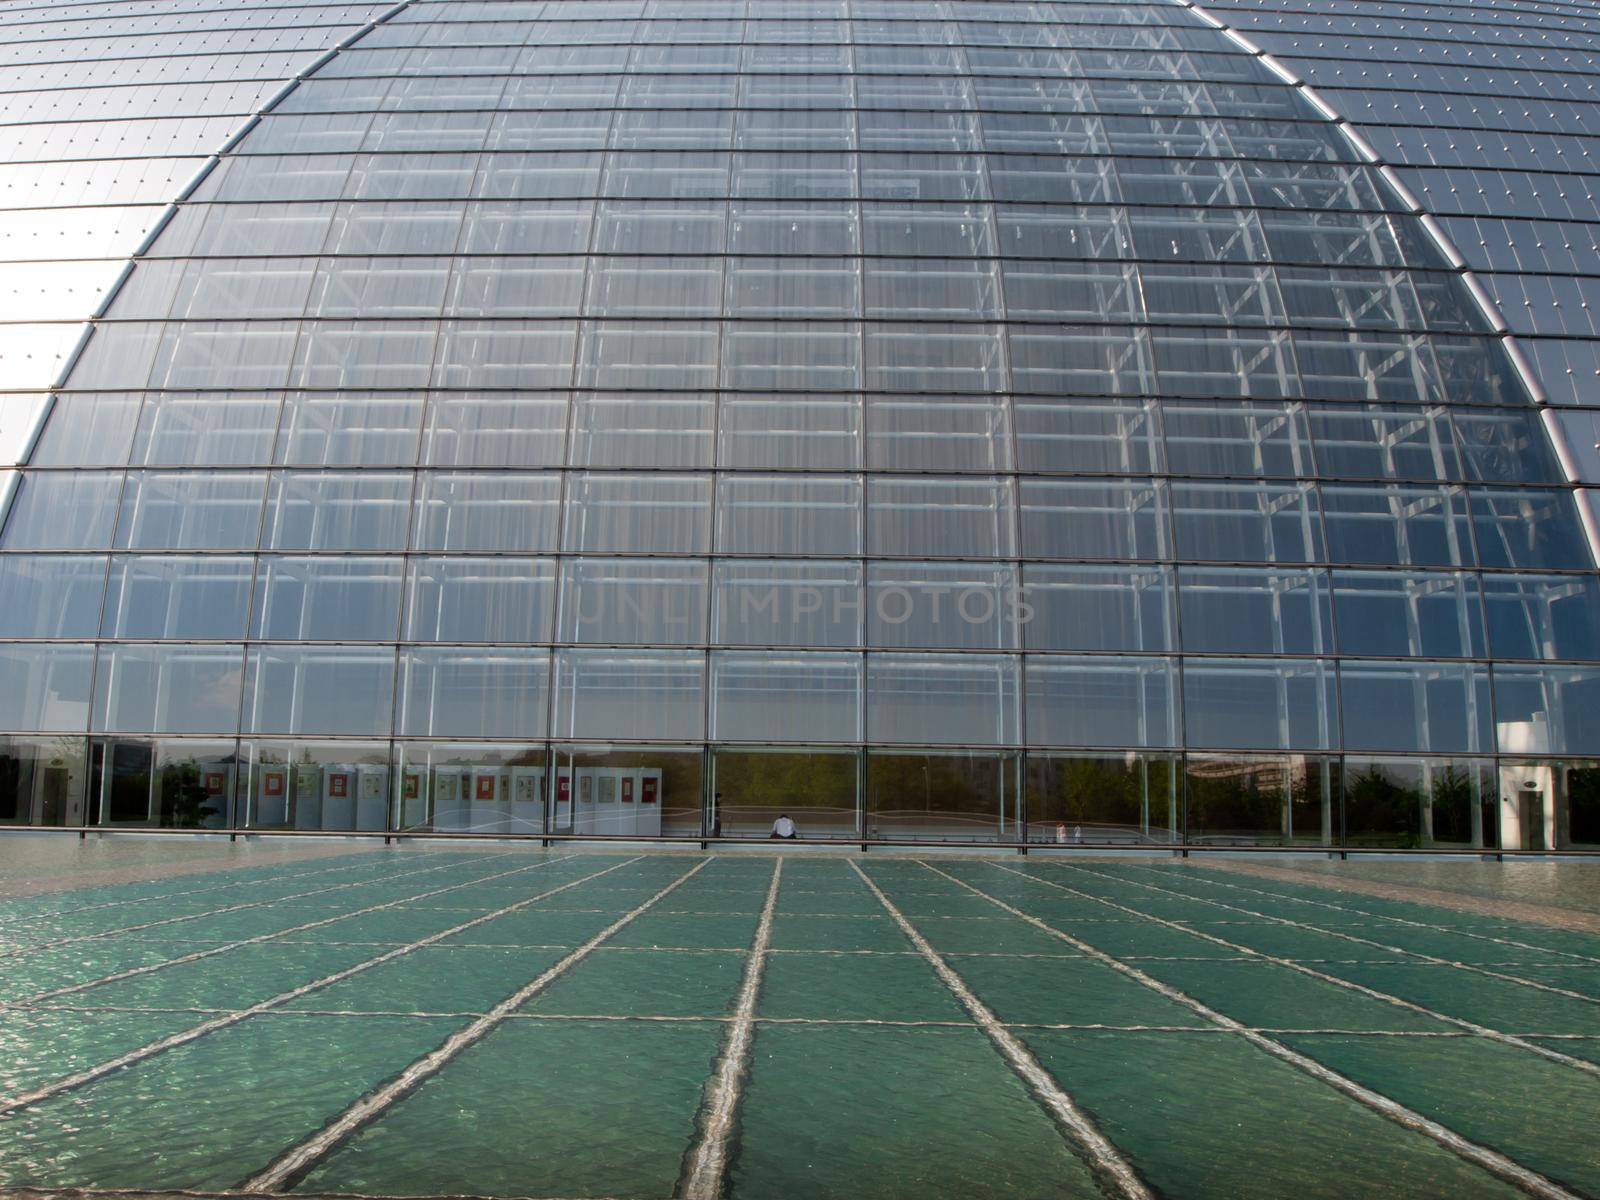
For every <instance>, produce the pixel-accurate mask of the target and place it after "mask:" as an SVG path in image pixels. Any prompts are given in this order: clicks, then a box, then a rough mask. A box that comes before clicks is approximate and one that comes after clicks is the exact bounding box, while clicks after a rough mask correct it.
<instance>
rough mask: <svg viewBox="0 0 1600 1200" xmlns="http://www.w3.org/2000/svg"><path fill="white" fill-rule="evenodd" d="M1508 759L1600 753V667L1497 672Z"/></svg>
mask: <svg viewBox="0 0 1600 1200" xmlns="http://www.w3.org/2000/svg"><path fill="white" fill-rule="evenodd" d="M1494 703H1495V721H1496V725H1495V740H1496V742H1497V744H1498V747H1499V750H1500V753H1502V754H1600V667H1512V666H1500V665H1496V666H1495V667H1494Z"/></svg>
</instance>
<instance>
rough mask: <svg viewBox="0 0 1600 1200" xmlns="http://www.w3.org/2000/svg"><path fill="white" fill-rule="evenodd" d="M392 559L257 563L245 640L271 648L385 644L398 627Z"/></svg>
mask: <svg viewBox="0 0 1600 1200" xmlns="http://www.w3.org/2000/svg"><path fill="white" fill-rule="evenodd" d="M402 566H403V564H402V563H401V561H400V560H398V559H382V558H353V557H345V556H341V557H339V558H271V557H263V558H261V559H260V560H259V561H258V563H257V566H256V583H255V605H254V615H253V617H252V619H251V622H250V636H251V637H252V638H259V639H261V640H263V641H273V642H374V641H378V642H389V641H393V640H394V637H395V629H396V627H397V626H398V624H399V621H400V575H401V569H402Z"/></svg>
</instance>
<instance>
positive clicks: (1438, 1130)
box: [922, 862, 1578, 1200]
mask: <svg viewBox="0 0 1600 1200" xmlns="http://www.w3.org/2000/svg"><path fill="white" fill-rule="evenodd" d="M922 865H923V866H925V867H927V868H928V870H930V871H932V872H933V873H934V874H936V875H940V876H943V877H944V878H945V879H948V880H949V881H950V882H951V883H954V884H956V885H958V886H959V887H963V888H965V889H966V890H967V891H969V892H971V893H972V894H973V895H975V896H981V897H982V898H983V899H985V900H987V901H989V903H991V904H993V905H995V906H996V907H997V908H1000V909H1003V910H1005V911H1006V912H1009V913H1011V914H1012V915H1013V916H1015V917H1019V918H1021V919H1022V920H1024V921H1026V922H1028V924H1030V925H1032V926H1033V927H1034V928H1036V929H1038V930H1040V931H1041V932H1043V933H1047V934H1049V935H1051V936H1052V937H1056V938H1059V939H1060V940H1062V941H1064V942H1066V943H1067V944H1068V945H1071V946H1076V947H1077V948H1078V949H1080V950H1082V951H1083V953H1084V954H1086V955H1088V956H1089V957H1090V958H1093V959H1094V960H1095V961H1096V962H1099V963H1103V964H1105V965H1106V966H1108V967H1110V968H1111V969H1112V970H1114V971H1118V972H1120V973H1121V974H1123V975H1126V976H1127V977H1128V978H1130V979H1132V980H1134V981H1136V982H1138V983H1140V984H1143V985H1144V986H1145V987H1147V988H1149V989H1150V990H1151V991H1153V992H1156V993H1158V994H1160V995H1162V996H1165V997H1166V998H1167V999H1168V1000H1171V1001H1172V1002H1173V1003H1175V1004H1181V1005H1182V1006H1183V1007H1185V1008H1187V1009H1188V1010H1189V1011H1190V1012H1193V1013H1195V1014H1197V1015H1198V1016H1201V1017H1204V1018H1205V1019H1206V1020H1207V1021H1210V1022H1212V1023H1213V1024H1216V1025H1219V1026H1221V1027H1222V1028H1224V1029H1228V1030H1231V1031H1232V1032H1234V1033H1236V1034H1238V1035H1239V1036H1240V1037H1242V1038H1244V1039H1245V1040H1246V1041H1248V1042H1249V1043H1250V1044H1251V1045H1253V1046H1255V1047H1257V1048H1258V1049H1261V1050H1264V1051H1266V1053H1268V1054H1270V1055H1272V1056H1273V1057H1274V1058H1277V1059H1280V1060H1282V1061H1283V1062H1286V1063H1288V1064H1289V1065H1290V1066H1293V1067H1295V1068H1297V1069H1298V1070H1300V1071H1303V1072H1305V1073H1306V1074H1307V1075H1309V1076H1311V1077H1312V1078H1313V1079H1316V1080H1319V1081H1320V1082H1322V1083H1325V1084H1327V1085H1328V1086H1329V1087H1331V1088H1333V1089H1335V1090H1336V1091H1338V1092H1340V1093H1342V1094H1343V1095H1346V1096H1348V1097H1350V1099H1352V1100H1354V1101H1356V1103H1358V1104H1360V1105H1362V1106H1364V1107H1366V1108H1368V1109H1371V1110H1372V1111H1373V1112H1375V1113H1377V1114H1379V1115H1380V1116H1383V1117H1387V1118H1388V1119H1389V1120H1391V1121H1393V1122H1395V1123H1396V1124H1397V1125H1400V1126H1403V1127H1404V1128H1406V1129H1410V1130H1413V1131H1415V1132H1417V1133H1420V1134H1422V1135H1423V1136H1424V1137H1427V1138H1430V1139H1432V1140H1433V1141H1435V1142H1437V1143H1438V1144H1439V1145H1441V1146H1443V1147H1444V1148H1445V1149H1446V1150H1449V1151H1450V1152H1451V1153H1453V1154H1455V1155H1456V1156H1457V1157H1459V1158H1462V1159H1465V1160H1466V1161H1468V1162H1471V1163H1475V1164H1476V1165H1478V1166H1480V1167H1482V1168H1483V1169H1484V1170H1486V1171H1488V1172H1489V1173H1490V1174H1492V1175H1494V1176H1496V1177H1497V1178H1500V1179H1503V1180H1505V1181H1506V1182H1507V1183H1509V1184H1511V1185H1512V1186H1513V1187H1516V1188H1518V1189H1520V1190H1521V1191H1523V1192H1525V1193H1527V1194H1528V1195H1530V1196H1537V1197H1540V1198H1541V1200H1578V1197H1577V1195H1576V1194H1575V1193H1573V1192H1569V1191H1568V1190H1567V1189H1566V1188H1564V1187H1562V1186H1561V1185H1560V1184H1559V1183H1556V1182H1555V1181H1554V1180H1552V1179H1548V1178H1546V1177H1545V1176H1543V1175H1540V1174H1539V1173H1538V1172H1536V1171H1532V1170H1529V1169H1528V1168H1527V1167H1525V1166H1523V1165H1522V1164H1521V1163H1519V1162H1516V1161H1514V1160H1512V1159H1510V1158H1507V1157H1506V1156H1505V1155H1504V1154H1501V1153H1500V1152H1499V1151H1498V1150H1491V1149H1490V1148H1489V1147H1487V1146H1480V1145H1479V1144H1478V1143H1477V1142H1473V1141H1469V1140H1468V1139H1467V1138H1464V1137H1462V1136H1461V1135H1460V1134H1459V1133H1457V1132H1456V1131H1455V1130H1453V1129H1450V1128H1448V1127H1446V1126H1444V1125H1441V1124H1440V1123H1439V1122H1437V1121H1435V1120H1433V1119H1432V1118H1431V1117H1426V1116H1424V1115H1423V1114H1422V1113H1419V1112H1417V1111H1415V1110H1414V1109H1410V1108H1407V1107H1406V1106H1405V1105H1403V1104H1401V1103H1399V1102H1398V1101H1395V1100H1391V1099H1390V1098H1389V1097H1387V1096H1385V1095H1382V1094H1381V1093H1379V1092H1375V1091H1373V1090H1372V1089H1371V1088H1369V1087H1366V1086H1365V1085H1364V1084H1360V1083H1357V1082H1356V1081H1355V1080H1354V1079H1351V1078H1349V1077H1348V1076H1345V1075H1341V1074H1339V1072H1337V1071H1335V1070H1333V1069H1331V1068H1330V1067H1326V1066H1324V1065H1323V1064H1322V1063H1320V1062H1318V1061H1317V1060H1316V1059H1314V1058H1311V1057H1310V1056H1309V1055H1305V1054H1302V1053H1300V1052H1299V1051H1298V1050H1294V1049H1292V1048H1290V1047H1289V1046H1286V1045H1284V1044H1283V1043H1282V1042H1280V1041H1277V1040H1275V1039H1273V1038H1270V1037H1267V1036H1266V1035H1265V1034H1262V1033H1258V1032H1256V1031H1255V1030H1253V1029H1251V1028H1250V1027H1249V1026H1247V1025H1244V1024H1243V1023H1241V1022H1239V1021H1236V1020H1234V1019H1233V1018H1232V1017H1230V1016H1228V1015H1227V1014H1225V1013H1221V1012H1218V1011H1217V1010H1216V1009H1214V1008H1212V1007H1211V1006H1210V1005H1208V1004H1206V1003H1204V1002H1203V1001H1200V1000H1196V999H1195V998H1194V997H1193V996H1191V995H1189V994H1188V993H1187V992H1182V991H1179V990H1178V989H1177V988H1175V987H1173V986H1172V985H1171V984H1168V983H1163V982H1162V981H1161V980H1159V979H1157V978H1155V977H1154V976H1152V975H1147V974H1145V973H1144V972H1143V971H1141V970H1139V968H1138V967H1135V966H1133V965H1132V964H1130V963H1125V962H1123V961H1122V960H1121V959H1118V958H1114V957H1113V956H1112V955H1109V954H1107V953H1106V952H1105V951H1104V950H1101V949H1099V948H1098V947H1096V946H1091V945H1090V944H1089V943H1088V942H1084V941H1080V940H1078V939H1077V938H1075V937H1073V936H1072V935H1071V934H1069V933H1066V932H1063V931H1062V930H1060V929H1057V928H1056V927H1055V926H1053V925H1050V924H1047V923H1046V922H1044V921H1042V920H1040V919H1039V918H1038V917H1035V916H1033V915H1032V914H1031V913H1025V912H1023V911H1022V910H1021V909H1020V908H1015V907H1013V906H1012V905H1009V904H1007V903H1006V902H1005V901H1004V900H1001V899H999V898H998V897H995V896H991V895H989V894H988V893H987V892H985V891H982V890H980V889H979V888H976V887H974V886H973V885H972V884H970V883H968V882H966V881H965V880H963V879H957V878H956V877H955V876H954V875H951V874H949V873H948V872H946V871H941V870H940V869H939V868H938V867H935V866H933V865H932V864H931V863H926V862H924V863H923V864H922ZM988 865H989V866H992V867H995V868H997V869H999V870H1002V871H1006V872H1009V873H1010V874H1012V875H1020V876H1022V878H1024V879H1031V880H1033V881H1034V882H1036V883H1042V884H1044V885H1045V886H1046V887H1063V885H1061V884H1057V883H1052V882H1051V881H1050V880H1048V879H1037V878H1036V877H1035V876H1032V875H1028V874H1026V873H1025V872H1022V871H1017V870H1013V869H1012V868H1011V867H1006V866H1001V864H999V863H990V864H988ZM1063 890H1065V891H1073V889H1071V888H1063ZM1077 894H1078V895H1086V893H1077ZM1089 898H1090V899H1093V897H1089ZM1129 911H1133V910H1131V909H1130V910H1129ZM1141 915H1143V914H1141ZM1146 919H1147V920H1152V921H1156V922H1157V923H1159V924H1169V922H1164V921H1161V920H1160V918H1157V917H1148V916H1147V917H1146Z"/></svg>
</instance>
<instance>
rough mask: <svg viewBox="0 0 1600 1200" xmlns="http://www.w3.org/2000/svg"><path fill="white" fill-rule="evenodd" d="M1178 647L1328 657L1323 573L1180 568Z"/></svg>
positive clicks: (1330, 627) (1329, 628)
mask: <svg viewBox="0 0 1600 1200" xmlns="http://www.w3.org/2000/svg"><path fill="white" fill-rule="evenodd" d="M1178 597H1179V609H1180V611H1181V613H1182V626H1183V648H1184V649H1185V650H1190V651H1203V652H1208V653H1213V654H1328V653H1330V652H1331V651H1332V650H1333V621H1332V609H1331V604H1330V601H1329V598H1328V574H1327V572H1326V571H1315V570H1302V571H1261V570H1251V569H1248V568H1238V569H1231V570H1230V569H1224V568H1202V567H1182V568H1180V569H1179V571H1178Z"/></svg>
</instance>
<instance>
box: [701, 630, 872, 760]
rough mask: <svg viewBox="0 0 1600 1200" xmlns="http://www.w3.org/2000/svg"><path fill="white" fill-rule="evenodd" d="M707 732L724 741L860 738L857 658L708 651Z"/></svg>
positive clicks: (859, 663) (810, 740) (854, 739)
mask: <svg viewBox="0 0 1600 1200" xmlns="http://www.w3.org/2000/svg"><path fill="white" fill-rule="evenodd" d="M711 736H712V737H713V738H715V739H716V740H718V741H730V742H741V741H743V742H761V741H793V742H854V741H858V740H860V737H861V659H860V657H859V656H858V655H854V654H765V653H759V652H753V651H737V650H725V651H718V652H716V653H714V654H712V656H711Z"/></svg>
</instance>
